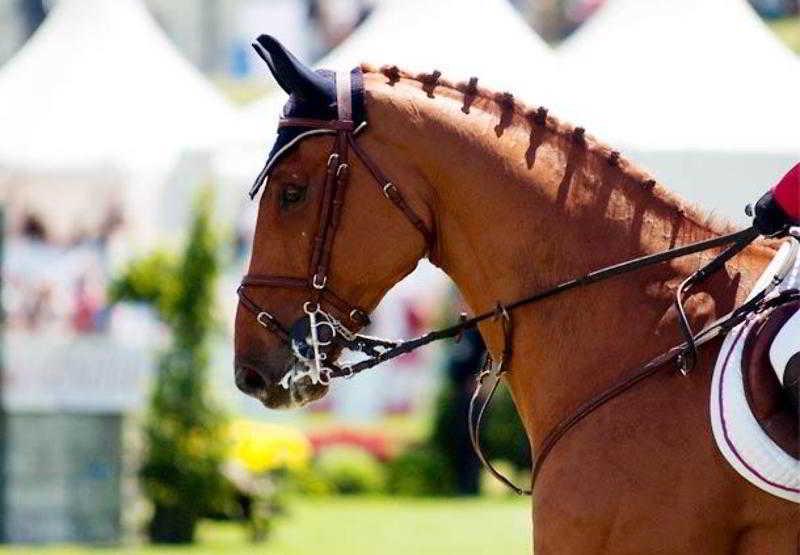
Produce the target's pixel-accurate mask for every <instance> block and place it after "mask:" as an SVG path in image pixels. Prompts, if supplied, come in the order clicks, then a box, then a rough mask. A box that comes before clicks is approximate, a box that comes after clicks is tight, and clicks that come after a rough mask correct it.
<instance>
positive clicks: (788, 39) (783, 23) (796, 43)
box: [770, 16, 800, 54]
mask: <svg viewBox="0 0 800 555" xmlns="http://www.w3.org/2000/svg"><path fill="white" fill-rule="evenodd" d="M770 27H772V30H773V31H775V33H777V34H778V36H779V37H780V38H781V39H783V41H784V42H785V43H786V44H788V45H789V48H791V49H792V50H794V51H795V52H797V53H798V54H800V16H796V17H787V18H785V19H780V20H778V21H774V22H772V23H770Z"/></svg>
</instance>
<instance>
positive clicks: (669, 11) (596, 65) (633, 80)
mask: <svg viewBox="0 0 800 555" xmlns="http://www.w3.org/2000/svg"><path fill="white" fill-rule="evenodd" d="M559 56H560V60H561V62H562V64H563V66H564V67H565V69H567V70H568V71H569V78H568V82H569V83H570V85H571V86H569V87H566V89H565V90H566V91H569V93H568V94H569V98H568V99H567V101H568V104H569V109H568V110H567V112H566V115H567V116H569V118H570V119H572V120H574V121H575V122H576V123H578V124H580V125H582V126H584V127H586V128H587V129H588V130H589V132H591V133H593V134H595V135H596V136H598V137H599V138H601V139H603V140H605V141H607V142H609V143H611V144H614V145H619V146H620V147H624V149H625V151H626V153H627V154H630V155H631V157H632V158H634V159H635V160H637V161H640V162H642V163H643V164H644V165H645V166H647V167H648V168H650V169H651V170H652V171H653V172H654V173H655V174H656V176H657V177H659V178H660V179H661V180H662V181H663V182H664V183H665V184H666V185H667V186H668V187H671V188H673V189H675V190H677V191H678V192H680V193H681V194H683V195H684V196H686V197H688V198H689V199H691V200H694V201H698V202H700V203H701V204H702V205H704V206H706V207H710V208H713V209H714V210H715V211H717V212H720V213H723V214H725V215H726V216H733V217H735V216H740V215H741V212H742V207H743V205H744V204H745V203H746V202H748V201H753V200H755V198H756V197H757V196H758V195H759V194H760V193H761V192H762V191H763V190H764V189H765V188H766V187H767V186H768V185H769V184H771V182H772V181H773V180H774V179H776V178H777V177H779V176H780V175H781V174H782V173H783V172H784V171H785V170H786V169H787V168H788V167H789V165H790V164H791V162H792V161H793V160H795V161H796V159H797V158H798V157H800V133H799V132H798V129H800V100H798V99H799V98H800V97H798V92H797V91H800V60H798V59H797V57H796V56H795V55H794V54H793V53H792V52H791V51H789V49H788V48H786V47H785V46H784V45H782V44H781V43H780V42H779V41H778V39H777V38H776V37H775V36H774V35H773V34H772V33H771V32H770V30H769V29H768V28H767V27H766V26H765V25H764V24H763V23H762V22H761V21H760V20H759V18H758V16H757V15H756V14H755V12H754V11H753V10H752V9H751V8H750V7H749V5H747V3H746V2H745V0H609V2H608V3H607V4H606V6H605V7H604V8H602V9H601V10H600V11H599V12H598V13H597V14H596V15H595V16H594V17H593V18H592V19H591V20H590V21H589V22H588V23H587V24H586V25H585V26H584V27H583V28H581V29H579V30H578V31H577V32H576V34H575V36H574V37H572V38H570V39H569V40H568V41H566V42H565V44H564V45H563V46H562V47H561V48H560V49H559ZM740 217H741V216H740Z"/></svg>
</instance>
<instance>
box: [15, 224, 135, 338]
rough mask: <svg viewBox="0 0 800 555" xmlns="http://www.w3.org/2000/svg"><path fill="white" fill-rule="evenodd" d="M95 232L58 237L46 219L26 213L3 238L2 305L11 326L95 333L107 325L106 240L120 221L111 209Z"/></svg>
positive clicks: (111, 237)
mask: <svg viewBox="0 0 800 555" xmlns="http://www.w3.org/2000/svg"><path fill="white" fill-rule="evenodd" d="M105 220H106V221H105V223H104V225H103V226H102V227H101V229H100V230H99V232H98V233H97V234H96V235H93V236H78V237H75V238H74V239H73V240H71V241H69V242H59V241H56V240H54V239H53V238H51V237H50V236H49V235H48V230H47V223H46V220H45V219H43V218H41V217H39V216H37V215H33V214H29V215H27V216H25V217H24V218H23V220H22V222H21V224H20V226H19V229H18V230H16V232H15V233H11V234H10V235H9V236H7V238H6V243H5V253H4V263H3V306H4V308H5V311H6V323H7V326H8V328H9V329H10V330H15V331H16V330H19V331H28V332H49V331H59V332H71V333H75V334H89V333H97V332H100V331H104V330H106V329H107V325H108V307H107V305H106V293H105V290H106V286H107V282H108V279H109V245H110V243H111V241H112V239H113V236H114V234H115V232H116V231H117V229H118V228H119V226H120V223H121V220H120V217H119V213H117V212H116V211H111V212H109V213H108V214H107V215H106V218H105Z"/></svg>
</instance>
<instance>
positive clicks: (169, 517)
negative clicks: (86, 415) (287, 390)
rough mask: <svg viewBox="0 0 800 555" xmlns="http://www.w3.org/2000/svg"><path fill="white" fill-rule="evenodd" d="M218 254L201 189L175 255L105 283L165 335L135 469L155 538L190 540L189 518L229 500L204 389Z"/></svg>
mask: <svg viewBox="0 0 800 555" xmlns="http://www.w3.org/2000/svg"><path fill="white" fill-rule="evenodd" d="M218 252H219V244H218V238H217V237H216V236H215V234H214V231H213V224H212V221H211V196H210V194H209V193H207V192H206V193H203V194H202V195H201V196H200V197H199V198H198V201H197V203H196V207H195V214H194V220H193V223H192V227H191V230H190V233H189V236H188V238H187V241H186V246H185V249H184V252H183V253H182V255H181V256H180V257H176V256H173V255H170V254H169V253H166V252H164V251H156V252H155V253H153V254H151V255H149V256H146V257H144V258H142V259H139V260H136V261H133V262H132V263H131V264H130V266H129V267H128V269H127V271H126V272H125V273H124V274H123V275H122V276H121V277H120V278H119V279H118V280H116V281H115V282H114V283H113V284H112V286H111V291H110V293H111V296H112V298H113V300H114V301H122V300H127V301H138V302H146V303H149V304H151V305H152V306H154V307H155V308H156V309H157V310H158V312H159V314H160V315H161V317H162V319H163V320H164V321H165V322H166V323H167V324H168V325H169V327H170V329H171V332H172V344H171V346H170V347H169V349H168V350H167V351H166V352H164V353H163V354H162V356H161V359H160V362H159V369H158V375H157V378H156V382H155V385H154V388H153V391H152V394H151V399H150V406H149V410H148V412H147V416H146V419H145V424H144V434H145V438H146V454H145V459H144V462H143V464H142V467H141V470H140V477H141V481H142V487H143V489H144V492H145V494H146V495H147V497H148V498H149V499H150V500H151V501H152V503H153V505H154V507H155V513H154V516H153V519H152V521H151V523H150V534H151V538H152V539H154V540H156V541H168V542H172V541H175V542H183V541H191V540H192V539H193V536H194V526H195V523H196V522H197V520H198V519H199V518H201V517H202V516H204V515H205V514H208V513H211V512H215V511H219V510H220V506H221V505H224V504H225V503H226V502H227V501H228V500H229V499H230V491H229V487H228V484H227V482H226V481H225V479H224V477H223V475H222V473H221V467H222V463H223V462H224V460H225V457H226V455H227V450H228V447H227V444H226V441H225V437H226V436H225V417H224V415H223V413H222V411H221V410H220V408H219V407H218V406H217V404H216V403H215V402H214V401H213V400H212V398H211V396H210V394H209V391H208V387H207V373H208V364H209V346H208V339H209V336H210V334H211V332H212V330H213V326H214V317H213V313H214V304H215V302H214V282H215V279H216V277H217V272H218V268H219V260H218V254H217V253H218Z"/></svg>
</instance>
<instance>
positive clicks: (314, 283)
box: [311, 274, 328, 290]
mask: <svg viewBox="0 0 800 555" xmlns="http://www.w3.org/2000/svg"><path fill="white" fill-rule="evenodd" d="M317 278H319V274H314V277H313V278H311V285H312V286H313V287H314V289H317V290H322V289H325V286H326V285H327V284H328V276H322V283H318V282H317Z"/></svg>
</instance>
